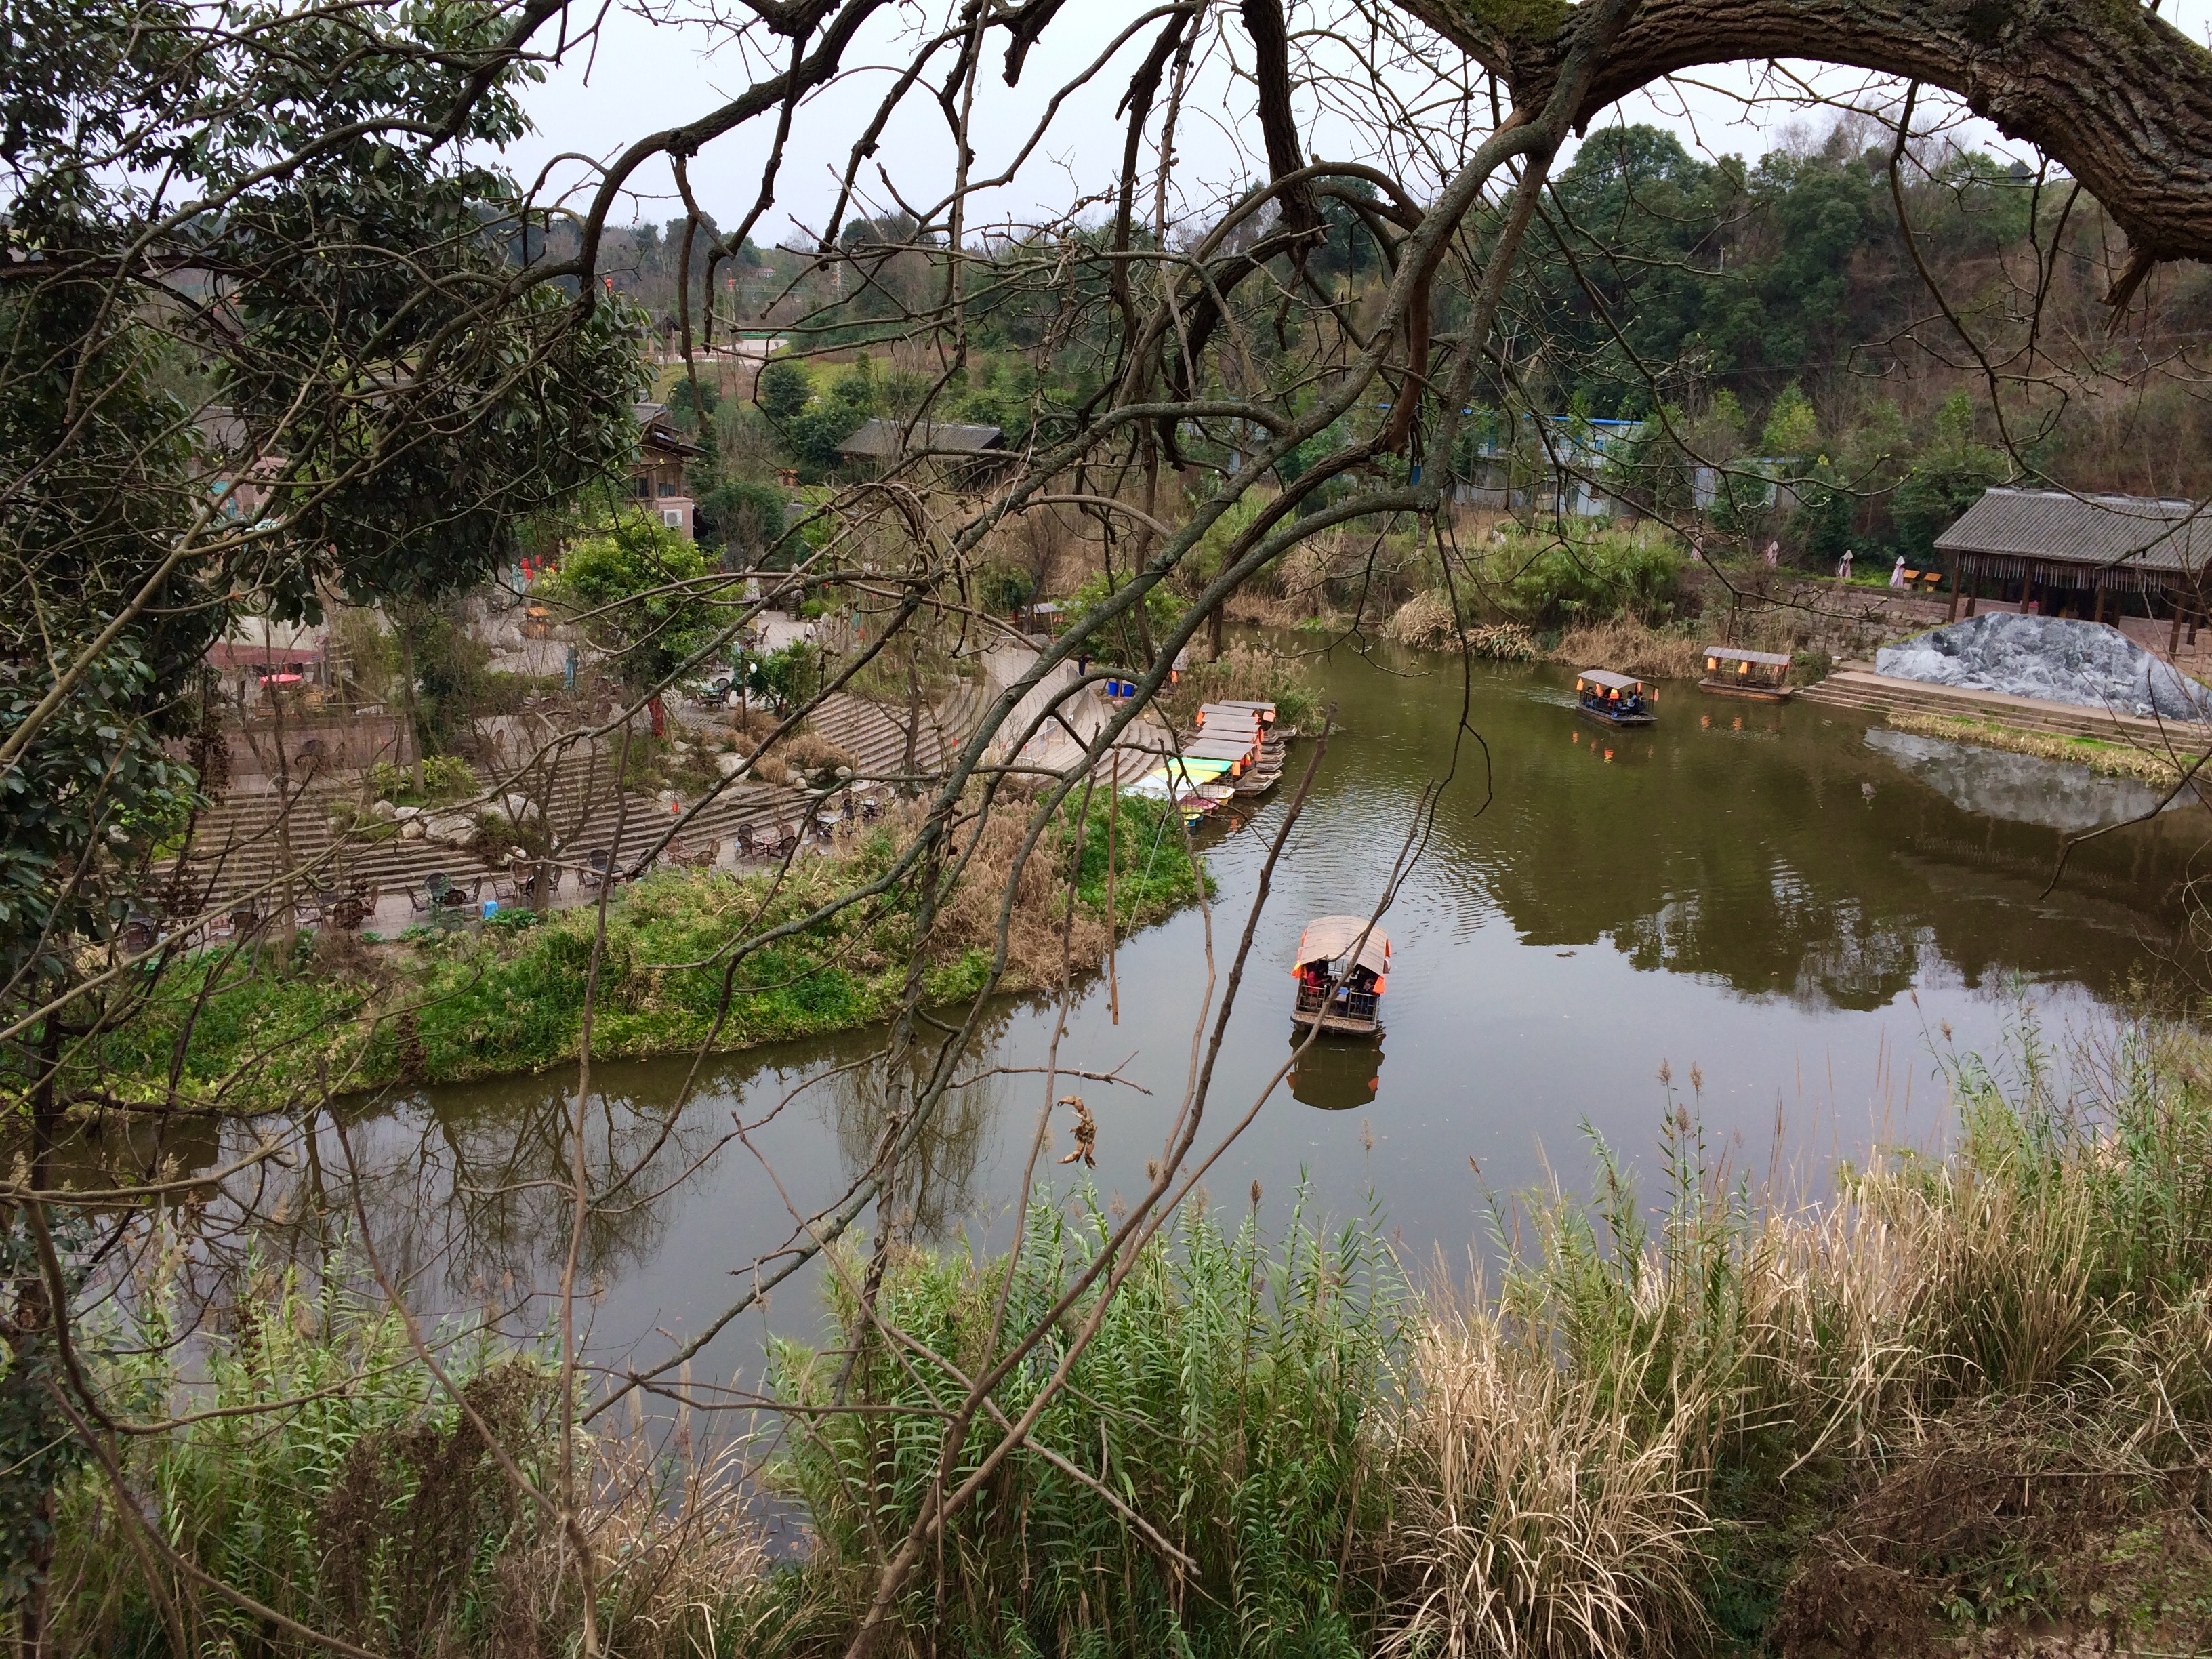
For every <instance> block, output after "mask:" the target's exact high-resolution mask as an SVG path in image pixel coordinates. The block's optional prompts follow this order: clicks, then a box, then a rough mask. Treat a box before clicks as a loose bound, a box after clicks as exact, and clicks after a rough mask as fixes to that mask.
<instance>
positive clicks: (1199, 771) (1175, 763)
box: [1121, 756, 1229, 800]
mask: <svg viewBox="0 0 2212 1659" xmlns="http://www.w3.org/2000/svg"><path fill="white" fill-rule="evenodd" d="M1228 770H1229V763H1228V762H1227V761H1225V760H1202V759H1195V758H1193V757H1188V756H1186V757H1183V758H1182V759H1179V760H1171V761H1169V762H1168V763H1166V764H1165V765H1164V766H1156V767H1154V768H1152V770H1150V771H1148V772H1146V774H1145V775H1143V776H1142V777H1140V778H1138V779H1135V780H1134V781H1131V782H1128V783H1125V784H1123V785H1122V786H1121V793H1123V794H1125V795H1149V796H1151V797H1152V798H1153V799H1157V800H1171V799H1176V797H1178V796H1180V795H1182V793H1185V792H1187V791H1188V790H1190V789H1194V788H1196V787H1199V786H1200V785H1201V784H1206V783H1211V782H1212V781H1214V780H1215V779H1217V778H1218V777H1220V776H1222V775H1224V774H1225V773H1226V772H1227V771H1228Z"/></svg>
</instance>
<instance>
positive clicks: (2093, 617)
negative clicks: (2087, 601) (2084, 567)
mask: <svg viewBox="0 0 2212 1659" xmlns="http://www.w3.org/2000/svg"><path fill="white" fill-rule="evenodd" d="M2089 620H2090V621H2091V622H2094V623H2100V622H2102V621H2104V620H2105V577H2104V573H2103V572H2102V571H2100V572H2099V573H2098V574H2097V603H2096V605H2094V606H2093V608H2092V609H2091V611H2090V613H2089Z"/></svg>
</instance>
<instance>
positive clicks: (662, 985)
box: [70, 794, 1202, 1111]
mask: <svg viewBox="0 0 2212 1659" xmlns="http://www.w3.org/2000/svg"><path fill="white" fill-rule="evenodd" d="M1120 810H1121V823H1120V825H1119V828H1118V831H1117V835H1116V837H1115V841H1116V846H1117V853H1116V866H1117V867H1116V870H1115V890H1114V911H1115V915H1114V926H1115V927H1116V928H1117V929H1119V930H1121V931H1122V932H1125V933H1126V932H1127V930H1129V929H1131V928H1134V927H1144V926H1146V925H1147V924H1149V923H1151V922H1153V921H1158V920H1159V919H1160V918H1161V917H1163V916H1164V915H1167V914H1169V913H1170V911H1171V910H1173V909H1174V908H1176V907H1178V906H1180V905H1182V904H1184V903H1186V902H1189V901H1190V900H1191V899H1192V898H1193V897H1194V896H1196V894H1197V891H1198V883H1199V881H1200V879H1201V878H1202V877H1201V874H1200V872H1199V870H1198V869H1197V868H1196V867H1195V866H1194V864H1193V861H1192V860H1191V857H1190V855H1189V854H1188V851H1187V850H1186V847H1185V843H1184V841H1183V838H1182V831H1181V828H1180V825H1179V824H1178V823H1176V822H1175V821H1174V819H1173V818H1172V817H1170V814H1169V810H1168V808H1167V807H1166V806H1165V805H1164V804H1163V803H1159V802H1154V801H1149V800H1144V799H1130V798H1124V799H1122V800H1121V804H1120ZM1074 817H1075V815H1074V812H1073V810H1072V809H1070V810H1069V811H1066V813H1065V814H1064V815H1063V818H1062V821H1061V822H1060V823H1057V824H1054V825H1053V826H1052V827H1051V828H1050V829H1048V830H1047V832H1046V835H1045V837H1044V839H1043V840H1042V842H1040V844H1039V847H1038V849H1037V851H1036V854H1034V855H1033V856H1032V858H1031V860H1030V863H1029V865H1028V866H1026V867H1025V869H1024V874H1023V878H1022V883H1021V887H1020V891H1019V895H1018V897H1019V902H1018V906H1017V911H1016V915H1015V917H1014V921H1013V926H1012V931H1011V933H1010V936H1009V939H1008V953H1009V954H1008V966H1007V972H1006V975H1005V976H1004V977H1003V979H1002V980H1001V985H1002V987H1003V988H1004V989H1006V990H1008V991H1022V990H1030V989H1036V988H1037V987H1041V986H1043V985H1047V984H1049V983H1051V982H1052V981H1054V978H1055V977H1056V976H1057V975H1058V972H1059V968H1060V946H1061V939H1062V936H1063V932H1064V931H1065V932H1066V935H1067V937H1068V939H1069V944H1070V947H1071V949H1072V950H1073V955H1074V960H1075V962H1076V964H1077V965H1078V967H1079V968H1087V967H1090V966H1091V965H1093V964H1094V963H1097V961H1098V960H1099V959H1100V958H1101V957H1103V954H1104V951H1105V945H1106V935H1107V926H1108V922H1107V880H1106V876H1107V868H1106V866H1107V848H1108V842H1107V834H1106V830H1107V807H1106V802H1105V797H1104V796H1103V794H1101V795H1100V796H1099V797H1098V798H1097V799H1095V800H1094V801H1093V803H1092V805H1091V808H1090V817H1091V822H1090V823H1089V825H1088V827H1087V829H1086V832H1085V836H1084V837H1083V852H1082V857H1083V867H1082V870H1081V872H1080V878H1079V881H1078V882H1077V883H1076V884H1075V890H1076V906H1077V913H1076V915H1075V917H1074V918H1073V927H1067V926H1066V924H1067V921H1068V918H1067V914H1066V904H1067V891H1068V883H1067V865H1068V860H1069V859H1070V857H1071V856H1072V854H1073V848H1074V844H1075V836H1074V834H1073V830H1074ZM1023 833H1024V832H1023V829H1022V826H1021V823H1020V820H1019V818H1018V817H1015V816H1013V815H1009V814H1003V813H1002V814H1000V815H998V816H996V817H994V818H992V819H991V820H990V821H989V822H988V823H987V825H986V827H985V829H984V830H983V839H982V842H981V845H980V846H978V847H976V848H975V851H974V854H973V856H972V857H971V858H969V861H968V864H967V866H966V868H965V870H964V872H963V874H962V876H961V878H960V880H959V882H958V883H957V885H956V887H955V889H954V890H953V893H952V896H951V901H950V902H949V903H948V904H947V905H946V907H945V911H944V913H943V915H941V916H940V918H939V923H938V926H937V928H936V930H935V936H934V938H933V941H932V945H931V948H930V954H929V956H928V957H927V960H926V961H925V963H924V964H923V966H924V972H925V974H926V975H927V991H928V996H929V1000H931V1002H932V1003H933V1004H940V1005H941V1004H945V1003H951V1002H957V1001H958V1000H961V999H963V998H964V997H968V996H972V995H973V994H975V991H976V990H977V989H978V988H980V987H981V985H982V984H983V983H984V981H985V979H986V977H987V973H988V970H989V967H990V962H991V957H992V953H993V951H994V947H995V945H996V938H997V935H996V922H997V906H998V901H999V896H1000V889H1001V885H1002V883H1003V881H1004V879H1005V878H1006V876H1007V875H1008V874H1009V872H1010V871H1011V866H1012V857H1013V854H1014V851H1015V849H1016V848H1017V846H1018V842H1019V840H1020V837H1021V836H1022V834H1023ZM898 845H899V838H898V837H897V836H896V834H895V833H894V832H893V830H891V829H889V828H878V829H876V830H874V831H872V832H871V833H869V834H866V835H865V836H861V837H859V838H856V839H853V840H850V841H848V842H842V843H841V844H840V845H839V847H838V848H836V849H835V850H834V851H832V852H830V853H829V854H825V855H823V856H818V857H817V856H807V857H802V858H800V859H799V860H796V861H795V862H794V863H793V865H792V866H791V867H790V869H789V870H788V871H786V872H781V873H776V872H761V873H752V874H738V875H732V874H731V873H728V872H714V873H711V874H701V873H695V872H672V871H671V872H658V873H655V874H653V875H651V876H648V877H647V878H644V879H642V880H641V881H638V882H635V883H633V884H627V885H625V886H623V887H621V888H618V889H617V890H616V892H615V894H614V895H613V896H611V901H610V903H609V907H608V914H607V928H606V937H605V942H604V944H603V945H601V947H600V951H599V997H598V1000H597V1002H596V1006H595V1008H594V1012H593V1014H592V1054H594V1055H595V1056H597V1057H599V1058H602V1059H614V1058H632V1059H635V1058H643V1057H646V1056H650V1055H655V1054H681V1053H685V1052H689V1051H692V1050H696V1049H697V1048H700V1047H701V1046H702V1044H711V1046H712V1047H714V1048H716V1049H721V1050H728V1049H737V1048H750V1047H752V1046H754V1045H756V1044H758V1043H763V1042H776V1041H778V1040H780V1039H782V1038H786V1037H795V1036H812V1035H816V1034H819V1033H822V1032H826V1031H836V1030H844V1029H847V1028H848V1027H851V1026H855V1025H861V1024H867V1023H868V1022H870V1021H872V1020H876V1019H880V1018H884V1017H885V1016H886V1015H887V1014H889V1013H890V1012H891V1011H892V1010H893V1009H894V1008H895V1007H896V1006H897V1003H898V1000H899V998H900V996H901V994H902V990H903V988H904V987H905V983H906V978H907V972H908V962H909V960H910V958H911V956H912V944H913V938H914V927H915V887H914V885H913V884H912V882H911V880H908V881H905V882H902V884H898V885H896V886H894V887H893V888H891V889H890V890H888V891H886V892H885V893H884V894H883V895H882V896H879V897H878V898H876V899H874V900H872V901H866V902H862V903H860V904H858V905H854V906H853V907H851V908H848V909H845V910H843V911H841V912H840V913H839V914H838V915H836V917H834V918H832V919H831V920H829V921H826V922H823V923H820V924H817V925H816V926H814V927H808V928H805V929H804V930H802V931H799V932H795V933H789V934H787V935H785V936H783V937H781V938H779V939H775V941H773V942H772V943H770V944H769V945H765V946H763V947H762V948H760V949H757V950H755V951H751V952H750V953H748V954H747V955H745V956H744V957H742V958H741V959H740V960H739V962H738V965H737V968H736V969H735V971H734V973H732V972H731V970H730V969H729V956H730V951H731V947H732V945H734V944H735V943H736V942H737V941H738V940H740V939H746V938H750V937H753V936H756V935H758V934H760V933H763V932H767V931H769V930H772V929H774V928H776V927H780V926H782V925H785V924H787V923H789V922H791V921H795V920H798V919H799V918H803V917H805V915H808V914H809V913H810V912H811V911H813V910H814V909H816V908H818V907H820V906H821V905H823V904H824V903H826V902H829V901H830V900H831V899H833V898H835V897H836V896H839V895H841V894H844V893H848V892H850V891H851V890H854V888H856V887H860V886H864V885H866V884H867V883H868V882H870V881H871V880H872V879H874V878H877V877H878V876H880V875H881V874H882V873H883V872H884V871H885V870H886V869H888V868H889V867H890V865H891V863H892V861H893V860H894V858H895V857H896V851H897V848H898ZM598 921H599V912H598V907H597V906H596V905H589V904H587V905H583V906H580V907H578V908H574V909H571V910H564V911H559V912H556V913H554V914H552V915H548V916H545V917H543V918H542V919H541V918H539V917H538V915H537V914H536V913H534V912H520V913H509V915H508V917H507V918H499V919H495V921H494V922H492V923H490V924H487V925H484V926H483V927H468V928H465V929H464V928H458V927H457V928H455V929H453V930H452V931H448V932H441V931H438V930H435V929H432V928H428V927H417V928H412V929H410V930H409V933H407V934H406V935H404V936H403V937H402V938H401V939H398V940H394V941H390V942H374V943H364V942H362V940H360V939H356V938H354V937H352V936H349V935H346V934H343V933H320V934H317V933H304V932H303V933H300V934H298V935H296V936H295V939H293V940H292V941H291V942H290V945H289V949H288V948H286V947H284V946H283V945H280V944H279V943H277V942H276V941H275V940H274V939H270V938H266V937H264V939H261V940H258V941H256V942H255V943H253V944H251V945H243V946H238V947H233V948H225V949H221V950H216V951H209V952H206V953H204V954H202V955H198V956H195V957H188V958H185V959H181V960H178V961H173V962H172V963H168V964H167V966H166V967H164V968H162V969H160V971H159V972H158V974H157V975H149V983H148V985H147V987H145V988H144V989H143V993H142V994H143V998H144V1006H143V1012H141V1014H140V1016H139V1017H138V1018H135V1019H132V1020H131V1021H128V1022H126V1023H124V1024H121V1025H120V1026H119V1028H118V1029H116V1030H110V1031H106V1032H101V1033H96V1034H94V1035H93V1036H88V1037H87V1038H85V1039H83V1040H82V1041H81V1042H79V1043H78V1044H77V1046H76V1049H75V1050H74V1051H73V1053H72V1054H71V1055H70V1068H71V1071H72V1072H73V1073H74V1074H75V1078H76V1079H77V1080H81V1081H82V1083H83V1084H84V1085H87V1087H86V1092H87V1093H93V1094H96V1095H104V1096H105V1097H107V1098H110V1099H112V1100H116V1101H118V1102H122V1103H132V1104H148V1105H151V1104H159V1103H167V1102H171V1101H173V1102H175V1103H179V1104H185V1105H190V1104H194V1103H202V1102H204V1101H210V1100H212V1099H213V1098H215V1097H217V1096H220V1098H221V1100H222V1104H223V1105H224V1107H225V1108H226V1109H228V1110H230V1111H238V1110H240V1109H253V1108H255V1107H257V1106H262V1107H267V1108H271V1109H275V1108H279V1107H281V1106H283V1104H284V1103H286V1102H287V1101H289V1100H293V1099H296V1098H298V1097H301V1096H302V1095H303V1094H306V1093H309V1092H320V1093H325V1094H328V1093H345V1092H349V1091H356V1090H361V1089H367V1088H371V1087H374V1086H377V1085H385V1084H391V1083H425V1082H427V1083H450V1082H459V1081H462V1080H465V1079H471V1078H485V1077H495V1076H500V1075H503V1074H507V1073H521V1072H530V1071H535V1070H538V1069H541V1068H544V1067H546V1066H555V1065H559V1064H562V1063H564V1062H568V1061H571V1060H574V1059H575V1058H576V1054H577V1048H578V1045H579V1040H580V1033H581V1029H582V1019H583V1011H584V1003H585V986H586V979H587V976H588V975H589V973H590V970H591V964H592V945H593V938H594V935H595V933H596V932H597V927H598ZM726 980H727V981H728V983H727V985H726V984H725V981H726Z"/></svg>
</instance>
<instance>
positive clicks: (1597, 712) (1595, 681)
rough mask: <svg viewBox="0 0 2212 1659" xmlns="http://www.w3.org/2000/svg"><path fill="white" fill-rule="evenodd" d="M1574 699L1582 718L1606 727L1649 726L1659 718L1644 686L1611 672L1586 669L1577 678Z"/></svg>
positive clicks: (1607, 669)
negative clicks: (1579, 700)
mask: <svg viewBox="0 0 2212 1659" xmlns="http://www.w3.org/2000/svg"><path fill="white" fill-rule="evenodd" d="M1575 695H1576V696H1577V697H1578V698H1580V699H1581V702H1580V703H1579V705H1578V706H1579V707H1580V708H1581V709H1582V712H1583V714H1587V715H1589V717H1590V718H1591V719H1592V720H1603V721H1604V722H1605V723H1606V724H1607V726H1650V725H1651V724H1652V723H1653V722H1654V721H1656V720H1657V719H1658V718H1659V717H1658V716H1657V715H1656V714H1653V713H1652V712H1651V696H1650V693H1649V692H1647V691H1646V690H1644V682H1643V681H1642V680H1639V679H1632V678H1630V677H1629V676H1628V675H1626V674H1616V673H1614V672H1613V671H1612V670H1611V669H1609V668H1585V669H1583V671H1582V672H1581V673H1579V674H1577V675H1576V676H1575Z"/></svg>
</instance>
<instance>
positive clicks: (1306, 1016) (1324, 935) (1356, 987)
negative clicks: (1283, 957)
mask: <svg viewBox="0 0 2212 1659" xmlns="http://www.w3.org/2000/svg"><path fill="white" fill-rule="evenodd" d="M1389 970H1390V936H1389V934H1388V933H1384V932H1383V930H1382V928H1380V927H1376V926H1374V925H1373V924H1371V923H1370V921H1368V919H1367V918H1366V917H1365V916H1316V917H1315V918H1314V919H1313V920H1312V921H1310V922H1308V923H1307V924H1306V930H1305V933H1304V934H1303V935H1302V936H1301V937H1300V938H1299V939H1298V960H1297V967H1296V968H1295V969H1293V972H1294V973H1295V974H1296V975H1297V981H1298V997H1297V1005H1296V1006H1294V1007H1293V1008H1292V1009H1291V1024H1295V1025H1300V1026H1307V1025H1318V1026H1320V1027H1321V1029H1322V1030H1324V1031H1344V1032H1349V1033H1352V1034H1353V1035H1355V1036H1372V1035H1374V1034H1375V1033H1376V1032H1378V1031H1380V1030H1382V1029H1383V1014H1382V1003H1383V980H1384V976H1385V975H1387V974H1388V973H1389Z"/></svg>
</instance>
